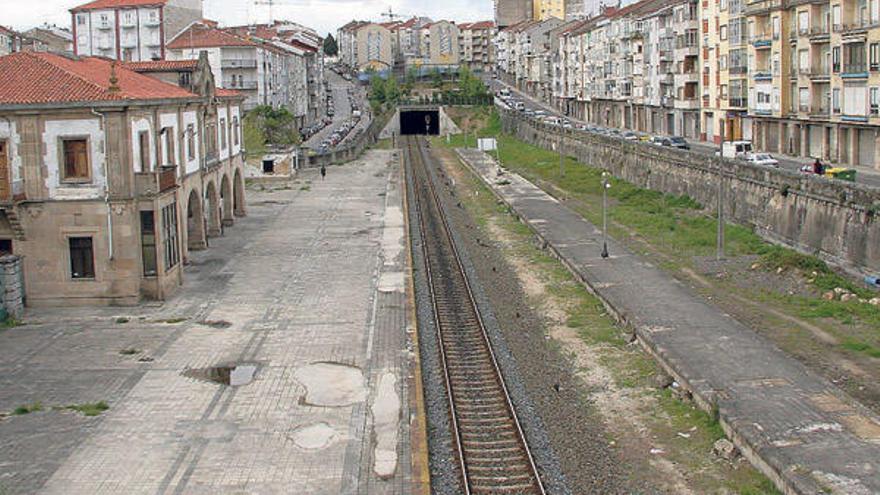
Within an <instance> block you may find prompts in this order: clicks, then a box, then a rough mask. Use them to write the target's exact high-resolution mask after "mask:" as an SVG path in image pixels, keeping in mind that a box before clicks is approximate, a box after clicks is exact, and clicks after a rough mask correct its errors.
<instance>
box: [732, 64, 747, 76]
mask: <svg viewBox="0 0 880 495" xmlns="http://www.w3.org/2000/svg"><path fill="white" fill-rule="evenodd" d="M727 71H728V73H729V74H730V75H746V74H748V73H749V68H748V66H745V65H740V66H735V67H729V68H728V69H727Z"/></svg>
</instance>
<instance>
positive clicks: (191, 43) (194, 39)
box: [166, 23, 257, 50]
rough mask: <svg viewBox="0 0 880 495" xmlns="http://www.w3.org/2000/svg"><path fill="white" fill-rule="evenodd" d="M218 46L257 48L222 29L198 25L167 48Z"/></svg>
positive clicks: (185, 31) (193, 26) (192, 26)
mask: <svg viewBox="0 0 880 495" xmlns="http://www.w3.org/2000/svg"><path fill="white" fill-rule="evenodd" d="M217 46H257V44H256V43H254V42H253V41H250V40H246V39H244V38H242V37H240V36H236V35H234V34H232V33H229V32H226V31H224V30H222V29H217V28H214V27H211V26H206V25H204V24H198V23H196V24H193V25H191V26H190V27H188V28H186V29H184V30H183V31H182V32H181V33H180V34H178V35H177V36H175V37H174V39H173V40H171V41H170V42H168V45H167V46H166V48H168V49H171V50H181V49H186V48H213V47H217Z"/></svg>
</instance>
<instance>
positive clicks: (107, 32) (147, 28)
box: [70, 0, 202, 61]
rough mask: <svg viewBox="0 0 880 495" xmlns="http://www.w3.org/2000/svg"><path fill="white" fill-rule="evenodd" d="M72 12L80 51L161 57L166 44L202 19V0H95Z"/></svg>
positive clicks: (132, 57) (126, 57)
mask: <svg viewBox="0 0 880 495" xmlns="http://www.w3.org/2000/svg"><path fill="white" fill-rule="evenodd" d="M70 13H71V19H72V25H73V39H74V44H73V50H74V53H76V54H77V55H83V56H100V57H105V58H111V59H116V60H124V61H143V60H161V59H164V58H165V44H166V43H167V42H168V41H170V40H171V39H172V38H174V36H176V35H177V34H178V33H179V32H180V31H182V30H183V29H184V28H185V27H187V26H188V25H189V24H190V23H192V22H195V21H198V20H200V19H202V0H94V1H92V2H89V3H86V4H83V5H80V6H78V7H74V8H72V9H70Z"/></svg>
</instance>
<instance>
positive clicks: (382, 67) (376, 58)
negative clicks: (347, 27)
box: [351, 23, 395, 72]
mask: <svg viewBox="0 0 880 495" xmlns="http://www.w3.org/2000/svg"><path fill="white" fill-rule="evenodd" d="M354 43H355V46H356V47H355V58H353V59H352V60H351V63H352V64H353V65H351V67H353V68H355V69H357V70H359V71H365V70H375V71H378V72H382V71H387V70H390V69H391V68H392V67H393V66H394V53H395V48H394V42H393V35H392V33H391V30H390V29H388V27H386V26H385V25H383V24H376V23H367V24H364V25H361V26H359V27H357V29H356V30H355V35H354Z"/></svg>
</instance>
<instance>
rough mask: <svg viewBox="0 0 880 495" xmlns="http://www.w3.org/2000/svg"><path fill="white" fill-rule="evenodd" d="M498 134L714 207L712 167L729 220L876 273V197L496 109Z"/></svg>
mask: <svg viewBox="0 0 880 495" xmlns="http://www.w3.org/2000/svg"><path fill="white" fill-rule="evenodd" d="M499 111H500V112H501V113H502V123H503V126H504V130H505V131H506V132H509V133H511V134H514V135H515V136H517V137H518V138H519V139H521V140H523V141H525V142H527V143H530V144H533V145H536V146H540V147H542V148H545V149H555V146H556V143H557V142H558V141H559V140H560V138H561V139H562V143H563V145H562V146H563V148H562V149H563V151H564V152H565V153H566V154H567V155H569V156H573V157H576V158H577V159H578V160H579V161H581V162H584V163H588V164H591V165H593V166H598V167H603V168H605V169H607V170H608V171H609V172H611V173H612V174H613V175H614V176H616V177H619V178H621V179H624V180H626V181H628V182H631V183H633V184H635V185H637V186H639V187H643V188H647V189H652V190H657V191H661V192H664V193H669V194H676V195H681V194H687V195H688V196H690V197H692V198H694V199H695V200H697V201H699V202H700V203H701V204H703V205H705V206H707V207H712V205H715V204H716V197H717V180H718V176H719V169H720V170H721V171H722V173H723V177H724V180H725V185H724V191H725V193H724V199H725V201H724V210H725V214H726V215H727V219H728V220H729V221H733V222H736V223H738V224H741V225H746V226H750V227H753V228H754V229H755V231H756V232H757V233H758V234H759V235H761V236H762V237H764V238H765V239H768V240H770V241H772V242H776V243H780V244H783V245H786V246H789V247H791V248H794V249H797V250H798V251H801V252H805V253H809V254H815V255H817V256H819V257H820V258H823V259H825V260H826V261H828V262H830V263H832V264H835V265H837V266H840V267H842V268H844V269H846V270H847V271H850V272H852V273H859V274H868V273H873V274H876V273H878V272H880V218H878V216H880V191H877V190H876V189H872V188H869V187H865V186H862V185H860V184H852V183H847V182H841V181H834V180H829V179H825V178H819V177H814V176H811V175H805V174H800V173H798V172H793V171H787V170H781V169H770V168H766V167H758V166H754V165H750V164H748V163H745V162H742V161H737V160H721V159H718V158H714V157H705V156H696V155H694V154H691V153H688V152H683V151H679V150H675V149H667V148H661V147H658V146H653V145H649V144H645V143H630V142H626V141H622V140H619V139H612V138H607V137H604V136H598V135H593V134H584V133H579V132H571V131H562V130H561V129H559V128H556V127H550V126H544V125H542V124H537V123H534V122H532V121H530V120H527V119H525V118H523V117H522V116H520V115H519V114H518V113H516V112H510V111H504V110H499Z"/></svg>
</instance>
